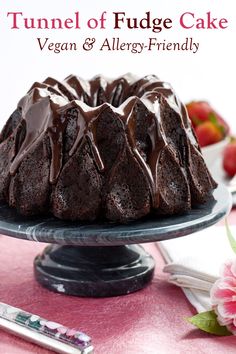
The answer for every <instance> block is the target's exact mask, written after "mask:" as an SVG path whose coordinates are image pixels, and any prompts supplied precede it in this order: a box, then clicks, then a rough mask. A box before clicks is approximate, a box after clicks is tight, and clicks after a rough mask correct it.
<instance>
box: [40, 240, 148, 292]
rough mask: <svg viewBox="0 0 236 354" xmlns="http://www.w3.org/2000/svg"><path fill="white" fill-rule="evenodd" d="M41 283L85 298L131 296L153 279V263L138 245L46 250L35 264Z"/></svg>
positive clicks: (61, 247) (55, 247)
mask: <svg viewBox="0 0 236 354" xmlns="http://www.w3.org/2000/svg"><path fill="white" fill-rule="evenodd" d="M34 271H35V276H36V279H37V280H38V282H39V283H40V284H41V285H43V286H44V287H46V288H47V289H49V290H53V291H56V292H59V293H64V294H67V295H76V296H86V297H106V296H116V295H124V294H128V293H132V292H134V291H137V290H139V289H142V288H143V287H145V286H146V285H147V284H148V283H149V282H150V280H151V279H152V276H153V271H154V260H153V258H152V257H151V256H150V255H149V254H148V253H146V251H145V250H144V249H143V248H142V247H141V246H138V245H129V246H105V247H102V246H96V247H91V246H89V247H87V246H69V245H65V246H60V245H51V246H48V247H46V248H45V250H44V252H43V253H42V255H39V256H37V257H36V259H35V262H34Z"/></svg>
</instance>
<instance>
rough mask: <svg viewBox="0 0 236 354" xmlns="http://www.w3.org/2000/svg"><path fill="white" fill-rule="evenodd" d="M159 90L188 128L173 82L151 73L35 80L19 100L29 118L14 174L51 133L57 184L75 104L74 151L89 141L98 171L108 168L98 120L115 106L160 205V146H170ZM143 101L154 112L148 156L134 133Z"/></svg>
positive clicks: (52, 177) (52, 179)
mask: <svg viewBox="0 0 236 354" xmlns="http://www.w3.org/2000/svg"><path fill="white" fill-rule="evenodd" d="M160 95H161V96H163V97H165V99H166V100H167V102H168V104H169V105H170V106H171V108H173V109H174V110H175V111H176V112H178V113H179V114H180V115H181V116H182V115H183V117H184V124H185V125H186V127H188V128H189V127H190V125H189V122H188V117H187V113H186V111H184V109H183V107H184V106H183V105H182V104H181V103H180V102H179V100H178V99H177V97H176V95H175V94H174V92H173V90H172V88H171V86H170V85H169V84H166V83H164V82H162V81H160V80H159V79H158V78H157V77H155V76H147V77H144V78H143V79H140V80H136V79H135V78H134V77H129V76H124V77H121V78H119V79H117V80H114V81H108V80H106V79H105V78H103V77H100V76H99V77H95V78H94V79H92V80H90V81H85V80H81V79H80V78H78V77H76V76H72V75H71V76H69V77H68V78H67V79H66V80H65V81H64V82H63V83H60V82H59V81H57V80H54V79H52V78H48V79H46V80H45V81H44V83H42V84H40V83H35V84H34V85H33V86H32V88H31V89H30V91H29V92H28V94H27V95H26V96H25V97H23V99H22V100H21V101H20V102H19V104H18V107H19V108H20V109H21V110H22V119H23V120H24V121H25V127H26V135H25V139H24V141H23V143H22V145H21V147H20V148H19V151H16V154H15V156H14V158H13V161H12V164H11V168H10V173H11V174H12V175H14V174H15V173H16V172H17V169H18V167H19V166H20V163H21V162H22V161H23V159H24V158H25V157H26V155H27V154H28V153H29V152H30V151H32V149H33V148H34V147H35V146H36V145H37V144H38V143H39V141H40V140H42V139H43V138H44V137H45V133H46V134H47V135H48V136H49V138H50V139H49V140H50V147H51V164H50V183H56V181H57V179H58V176H59V174H60V171H61V169H62V161H63V153H64V147H63V134H64V131H65V129H66V126H67V123H68V122H67V119H66V112H67V111H68V110H69V109H71V108H76V109H77V111H78V119H77V128H76V129H77V132H76V139H75V141H74V144H73V146H72V148H71V150H70V152H69V156H72V155H73V154H74V153H75V152H76V151H78V149H80V147H81V146H82V145H83V143H84V142H85V141H88V143H89V146H90V149H91V152H92V155H93V158H94V162H95V164H96V166H97V168H98V170H99V171H100V172H103V170H104V164H103V161H102V158H101V155H100V152H99V149H98V146H97V141H96V121H97V119H98V118H99V116H100V115H101V114H102V113H103V112H104V111H105V110H106V109H110V110H112V111H114V112H115V113H116V114H118V115H119V116H120V118H121V120H122V121H123V124H124V129H125V131H126V134H127V138H128V142H129V145H130V147H131V150H132V152H133V155H134V156H135V157H136V159H137V161H138V163H139V164H140V166H141V168H142V169H143V171H144V173H145V175H146V177H147V180H148V181H149V185H150V191H151V195H152V203H153V206H154V207H155V208H157V207H158V204H159V193H158V185H157V166H158V162H159V157H160V154H161V151H162V149H163V148H164V147H165V146H166V141H165V138H164V134H163V132H162V127H161V122H160V104H159V98H160ZM130 96H132V97H130ZM138 102H141V103H142V104H143V105H144V106H146V108H147V109H148V111H149V120H150V124H149V128H148V136H149V140H150V142H151V151H150V152H149V156H147V161H145V160H144V158H143V157H142V156H141V154H140V152H139V151H138V147H137V141H136V136H135V130H136V126H135V124H136V123H135V122H136V111H135V109H136V105H137V103H138ZM97 105H99V106H98V107H97ZM114 106H115V107H118V108H115V107H114ZM189 135H191V133H189ZM193 139H194V137H193Z"/></svg>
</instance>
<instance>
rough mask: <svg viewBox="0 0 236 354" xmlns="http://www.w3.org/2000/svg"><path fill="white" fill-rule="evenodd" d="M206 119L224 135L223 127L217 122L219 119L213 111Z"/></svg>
mask: <svg viewBox="0 0 236 354" xmlns="http://www.w3.org/2000/svg"><path fill="white" fill-rule="evenodd" d="M208 119H209V121H210V122H211V123H212V124H214V126H215V127H216V128H217V129H219V131H220V132H221V134H222V135H225V127H224V126H223V125H222V124H220V123H219V120H218V118H217V116H216V114H215V113H214V112H211V113H209V114H208Z"/></svg>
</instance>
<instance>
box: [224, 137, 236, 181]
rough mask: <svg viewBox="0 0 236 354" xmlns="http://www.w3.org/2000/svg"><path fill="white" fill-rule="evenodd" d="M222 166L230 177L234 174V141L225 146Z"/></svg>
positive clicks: (235, 162)
mask: <svg viewBox="0 0 236 354" xmlns="http://www.w3.org/2000/svg"><path fill="white" fill-rule="evenodd" d="M223 167H224V170H225V172H226V173H227V174H228V175H229V176H230V177H233V176H234V175H235V174H236V141H233V142H232V143H231V144H229V145H227V146H226V148H225V150H224V154H223Z"/></svg>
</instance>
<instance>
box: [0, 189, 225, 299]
mask: <svg viewBox="0 0 236 354" xmlns="http://www.w3.org/2000/svg"><path fill="white" fill-rule="evenodd" d="M230 208H231V196H230V193H229V192H228V190H227V189H226V187H224V186H223V185H219V186H218V188H217V189H216V190H215V191H214V199H212V200H211V201H209V202H208V203H207V204H205V205H202V206H200V207H198V208H196V209H193V210H192V211H191V212H189V213H187V214H185V215H182V216H172V217H161V218H155V219H154V218H153V219H151V218H148V219H143V220H139V221H137V222H132V223H129V224H126V225H118V224H115V223H110V222H103V223H72V222H65V221H62V220H58V219H56V218H54V217H42V216H41V217H37V218H23V217H22V216H19V215H17V213H16V212H15V210H13V209H10V208H9V207H7V206H5V205H1V206H0V233H1V234H3V235H7V236H12V237H17V238H20V239H25V240H31V241H40V242H48V243H52V245H50V246H48V247H46V248H45V250H44V252H43V253H42V255H39V256H37V257H36V259H35V262H34V271H35V277H36V279H37V280H38V282H39V283H40V284H42V285H43V286H45V287H46V288H48V289H50V290H53V291H57V292H60V293H65V294H70V295H77V296H90V297H103V296H115V295H122V294H128V293H131V292H134V291H136V290H139V289H142V288H143V287H144V286H145V285H147V284H148V283H149V281H150V280H151V278H152V276H153V271H154V260H153V258H152V257H151V256H150V255H149V254H148V253H147V252H146V251H145V250H144V249H143V248H142V247H141V246H139V245H137V244H139V243H144V242H154V241H161V240H167V239H171V238H174V237H180V236H184V235H188V234H190V233H193V232H196V231H199V230H201V229H204V228H206V227H208V226H211V225H213V224H215V223H216V222H217V221H218V220H220V219H221V218H223V217H224V216H225V215H226V214H227V213H228V212H229V211H230Z"/></svg>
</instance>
